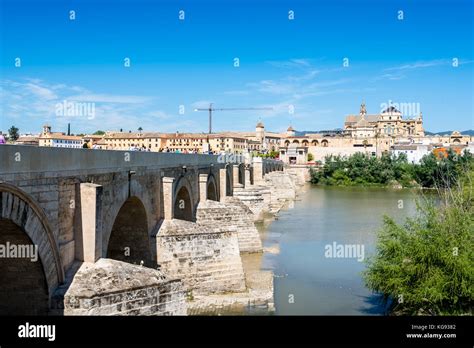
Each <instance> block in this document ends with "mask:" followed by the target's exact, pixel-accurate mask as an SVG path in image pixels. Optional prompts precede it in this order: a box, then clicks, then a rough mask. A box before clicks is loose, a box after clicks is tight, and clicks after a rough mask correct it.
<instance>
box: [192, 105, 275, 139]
mask: <svg viewBox="0 0 474 348" xmlns="http://www.w3.org/2000/svg"><path fill="white" fill-rule="evenodd" d="M212 105H213V103H210V104H209V108H207V109H206V108H197V109H194V111H207V112H209V134H211V133H212V112H213V111H233V110H273V108H214V107H213V106H212Z"/></svg>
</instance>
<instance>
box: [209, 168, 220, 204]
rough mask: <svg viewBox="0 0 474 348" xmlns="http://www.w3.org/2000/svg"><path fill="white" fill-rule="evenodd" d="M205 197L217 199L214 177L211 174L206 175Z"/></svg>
mask: <svg viewBox="0 0 474 348" xmlns="http://www.w3.org/2000/svg"><path fill="white" fill-rule="evenodd" d="M207 199H210V200H212V201H217V200H219V199H218V196H217V183H216V179H215V178H214V175H212V174H209V176H208V177H207Z"/></svg>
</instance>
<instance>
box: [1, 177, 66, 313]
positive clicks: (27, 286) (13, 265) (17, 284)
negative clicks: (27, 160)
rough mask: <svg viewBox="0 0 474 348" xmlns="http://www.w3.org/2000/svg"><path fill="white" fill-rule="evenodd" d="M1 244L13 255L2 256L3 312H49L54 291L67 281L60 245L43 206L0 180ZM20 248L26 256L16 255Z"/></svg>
mask: <svg viewBox="0 0 474 348" xmlns="http://www.w3.org/2000/svg"><path fill="white" fill-rule="evenodd" d="M0 244H1V245H3V246H5V247H6V246H8V249H9V250H10V251H9V254H10V255H11V257H7V258H2V259H1V260H0V275H1V278H2V284H1V286H0V314H2V315H41V314H43V315H45V314H47V313H48V310H49V300H50V298H51V296H52V293H53V291H54V290H55V289H56V287H57V286H58V285H59V284H60V283H62V282H63V281H64V270H63V266H62V264H61V258H60V254H59V249H58V246H57V244H56V241H55V238H54V234H53V231H52V229H51V227H50V225H49V223H48V220H47V217H46V214H45V213H44V212H43V210H42V208H41V207H40V206H39V205H38V204H37V203H36V202H35V200H33V198H31V197H30V196H29V195H28V194H27V193H25V192H24V191H22V190H20V189H18V188H17V187H15V186H13V185H10V184H6V183H0ZM20 248H21V249H22V250H23V252H24V254H23V255H22V256H24V257H13V256H12V255H13V254H11V252H12V250H16V251H19V250H20ZM5 251H6V249H5ZM25 256H28V257H25Z"/></svg>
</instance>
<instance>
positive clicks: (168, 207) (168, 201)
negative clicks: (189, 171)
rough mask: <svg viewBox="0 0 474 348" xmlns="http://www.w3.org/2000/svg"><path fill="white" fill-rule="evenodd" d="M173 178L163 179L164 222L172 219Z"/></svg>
mask: <svg viewBox="0 0 474 348" xmlns="http://www.w3.org/2000/svg"><path fill="white" fill-rule="evenodd" d="M173 183H174V178H172V177H163V178H162V186H163V210H164V218H165V220H171V219H173V217H174V197H173V196H174V193H173Z"/></svg>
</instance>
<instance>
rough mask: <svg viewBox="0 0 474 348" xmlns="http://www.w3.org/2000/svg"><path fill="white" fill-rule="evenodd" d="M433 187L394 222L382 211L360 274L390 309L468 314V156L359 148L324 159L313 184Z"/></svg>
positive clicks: (471, 163)
mask: <svg viewBox="0 0 474 348" xmlns="http://www.w3.org/2000/svg"><path fill="white" fill-rule="evenodd" d="M394 181H396V182H398V183H400V184H401V186H403V187H413V186H418V187H429V188H434V189H435V192H436V194H435V195H426V196H425V195H423V193H422V191H421V190H420V197H419V199H418V200H417V213H416V214H415V216H414V217H411V218H407V219H406V220H405V222H404V223H403V224H397V223H396V222H395V221H394V220H393V219H392V218H390V217H388V216H384V218H383V226H382V228H381V231H380V232H379V234H378V240H377V245H376V250H375V253H374V254H373V255H371V256H369V257H368V259H367V261H366V266H367V267H366V270H365V271H364V272H363V278H364V281H365V284H366V286H367V287H368V288H369V289H371V290H372V291H374V292H377V293H380V294H381V295H382V300H383V302H384V303H385V304H386V305H387V308H388V311H389V313H390V314H394V315H472V314H473V307H474V287H473V286H472V284H474V279H473V278H474V248H473V232H474V204H473V203H474V160H473V157H472V155H471V154H469V153H467V152H465V153H464V154H463V155H456V154H454V153H453V152H449V153H448V155H447V157H446V158H437V157H436V156H434V155H427V156H425V157H424V158H423V159H422V161H421V163H420V164H409V163H407V161H406V158H405V157H404V156H399V157H391V156H389V155H384V156H382V157H381V158H380V159H377V158H371V157H367V156H365V155H363V154H357V155H353V156H351V157H350V158H347V159H344V158H340V157H333V158H327V159H326V164H325V165H324V166H323V168H322V169H321V171H319V172H315V171H313V172H312V182H313V183H323V184H326V185H344V186H349V185H358V184H359V185H373V184H375V185H380V186H382V185H385V186H388V185H390V183H392V182H394Z"/></svg>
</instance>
